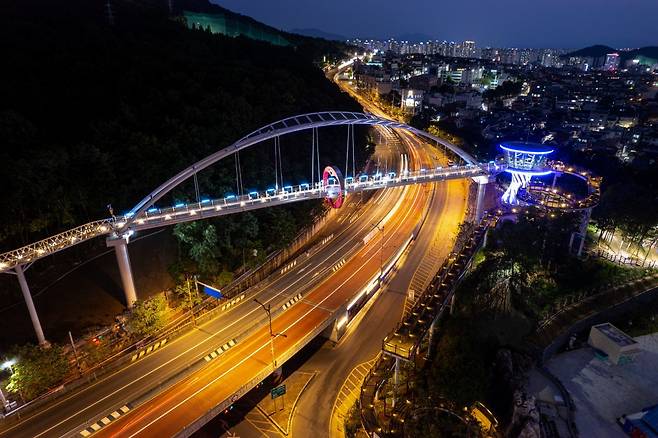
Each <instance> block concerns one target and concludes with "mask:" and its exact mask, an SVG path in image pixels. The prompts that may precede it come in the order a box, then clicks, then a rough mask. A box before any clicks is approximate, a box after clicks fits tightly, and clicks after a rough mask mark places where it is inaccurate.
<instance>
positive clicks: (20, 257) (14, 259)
mask: <svg viewBox="0 0 658 438" xmlns="http://www.w3.org/2000/svg"><path fill="white" fill-rule="evenodd" d="M114 225H115V220H114V219H112V218H110V219H101V220H98V221H94V222H89V223H87V224H84V225H80V226H79V227H75V228H72V229H70V230H67V231H64V232H62V233H59V234H55V235H54V236H51V237H48V238H45V239H42V240H39V241H38V242H35V243H31V244H29V245H25V246H23V247H20V248H18V249H15V250H12V251H8V252H5V253H2V254H0V272H3V271H6V270H9V269H11V268H13V267H15V266H17V265H24V264H26V263H30V262H32V261H34V260H37V259H39V258H41V257H45V256H47V255H49V254H53V253H55V252H57V251H60V250H62V249H64V248H68V247H71V246H73V245H77V244H78V243H82V242H84V241H86V240H89V239H93V238H94V237H98V236H101V235H104V234H108V233H110V232H111V231H112V229H113V227H114Z"/></svg>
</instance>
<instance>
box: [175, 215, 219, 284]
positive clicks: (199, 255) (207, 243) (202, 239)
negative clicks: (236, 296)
mask: <svg viewBox="0 0 658 438" xmlns="http://www.w3.org/2000/svg"><path fill="white" fill-rule="evenodd" d="M174 236H175V237H176V239H178V241H179V242H180V243H181V245H182V246H183V250H184V251H185V252H186V253H187V255H188V256H189V257H190V259H191V260H193V261H194V262H195V263H196V265H197V266H198V268H199V271H200V272H201V273H202V274H204V275H212V274H214V273H215V272H217V268H218V266H217V261H216V257H217V255H218V254H219V245H218V239H217V231H216V229H215V226H214V225H212V224H209V223H208V222H205V221H196V222H187V223H182V224H177V225H176V226H175V227H174Z"/></svg>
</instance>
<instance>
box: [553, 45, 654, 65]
mask: <svg viewBox="0 0 658 438" xmlns="http://www.w3.org/2000/svg"><path fill="white" fill-rule="evenodd" d="M608 53H619V56H620V58H621V59H622V61H625V60H628V59H635V58H637V57H640V56H642V57H645V58H651V59H655V60H658V47H657V46H648V47H641V48H639V49H634V50H619V49H614V48H612V47H610V46H606V45H603V44H597V45H594V46H589V47H585V48H582V49H580V50H576V51H574V52H570V53H567V54H566V55H564V56H565V57H567V58H568V57H583V58H602V57H605V56H606V55H607V54H608Z"/></svg>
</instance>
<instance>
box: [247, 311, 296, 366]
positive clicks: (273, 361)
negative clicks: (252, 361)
mask: <svg viewBox="0 0 658 438" xmlns="http://www.w3.org/2000/svg"><path fill="white" fill-rule="evenodd" d="M254 302H256V303H258V304H260V306H261V307H262V308H263V310H265V313H267V318H268V320H269V324H270V352H271V353H272V372H276V369H277V364H276V357H275V356H274V338H276V337H277V336H283V337H284V338H287V337H288V336H286V335H284V334H283V333H274V332H273V331H272V309H271V306H270V304H269V303H268V304H267V306H266V305H265V304H263V303H261V302H260V301H258V299H256V298H254Z"/></svg>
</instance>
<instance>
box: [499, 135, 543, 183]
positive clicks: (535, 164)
mask: <svg viewBox="0 0 658 438" xmlns="http://www.w3.org/2000/svg"><path fill="white" fill-rule="evenodd" d="M500 149H501V150H502V151H503V156H504V160H505V164H507V171H508V172H523V173H527V174H529V175H530V176H539V175H547V174H548V173H550V170H547V169H546V158H547V156H548V155H549V154H550V153H552V152H553V148H552V147H550V146H548V145H545V144H541V143H526V142H521V141H510V142H507V143H501V144H500Z"/></svg>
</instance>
